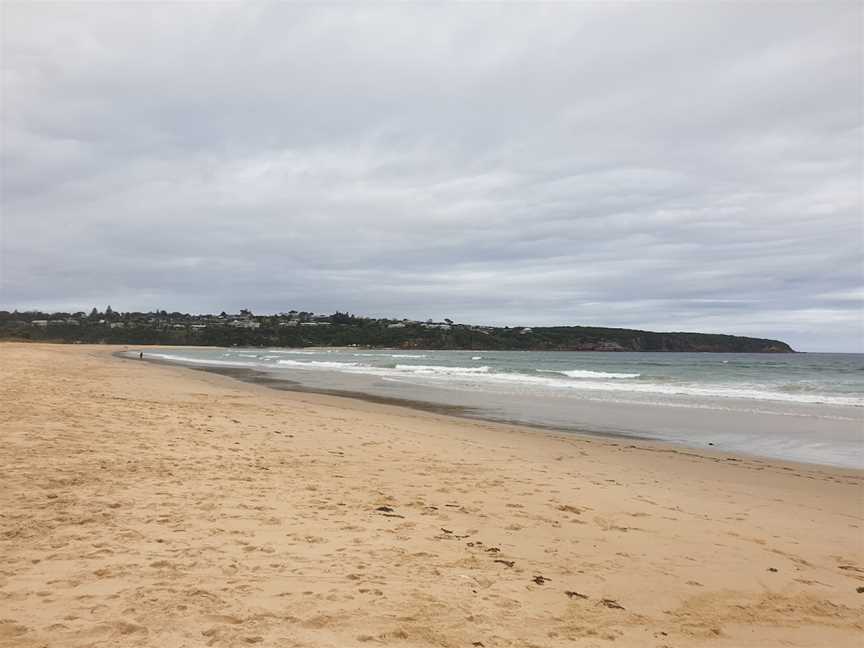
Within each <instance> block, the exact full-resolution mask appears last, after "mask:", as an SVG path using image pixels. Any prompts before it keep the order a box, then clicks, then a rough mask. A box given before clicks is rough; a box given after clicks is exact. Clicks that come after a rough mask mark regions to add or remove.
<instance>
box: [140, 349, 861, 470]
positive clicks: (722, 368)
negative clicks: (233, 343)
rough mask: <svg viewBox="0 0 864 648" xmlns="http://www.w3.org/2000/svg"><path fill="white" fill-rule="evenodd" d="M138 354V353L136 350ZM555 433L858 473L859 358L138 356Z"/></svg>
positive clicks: (276, 352)
mask: <svg viewBox="0 0 864 648" xmlns="http://www.w3.org/2000/svg"><path fill="white" fill-rule="evenodd" d="M136 355H137V352H136ZM146 355H147V357H150V358H157V359H162V360H167V361H171V362H177V363H183V364H191V365H195V366H200V367H214V368H215V367H223V368H225V367H236V368H248V369H253V370H257V371H259V372H263V373H266V374H267V375H268V376H269V377H271V378H276V379H283V380H285V381H290V382H291V383H294V384H298V385H299V386H301V387H303V388H307V389H313V390H320V391H337V392H351V393H356V394H368V395H371V396H377V397H386V398H396V399H403V400H406V401H423V402H426V403H430V404H437V405H446V406H458V407H460V408H465V413H467V414H468V415H472V416H477V417H481V418H487V419H492V420H502V421H514V422H519V423H526V424H530V425H539V426H544V427H548V428H554V429H560V430H573V431H579V432H587V433H592V432H594V433H602V434H615V435H622V436H633V437H642V438H650V439H656V440H666V441H672V442H676V443H680V444H685V445H690V446H695V447H713V448H715V449H718V450H728V451H733V452H739V453H748V454H753V455H761V456H767V457H775V458H780V459H789V460H797V461H806V462H814V463H822V464H831V465H837V466H848V467H859V468H864V355H861V354H833V353H830V354H829V353H800V354H745V353H731V354H705V353H601V352H565V351H561V352H559V351H549V352H546V351H427V350H423V351H420V350H418V351H411V350H386V349H358V348H339V349H329V348H328V349H281V348H271V349H243V348H231V349H213V348H185V349H182V350H181V349H165V350H159V351H148V352H146Z"/></svg>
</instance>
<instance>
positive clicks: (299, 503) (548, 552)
mask: <svg viewBox="0 0 864 648" xmlns="http://www.w3.org/2000/svg"><path fill="white" fill-rule="evenodd" d="M111 351H112V349H111V348H110V347H104V346H103V347H97V346H93V347H88V346H83V345H81V346H51V345H37V344H29V345H28V344H2V345H0V388H2V393H0V403H2V405H0V440H2V444H0V555H2V558H3V560H2V563H0V646H3V647H6V646H15V647H19V646H20V647H22V648H23V647H37V646H39V647H43V646H50V647H52V648H53V647H55V646H56V647H63V648H73V647H84V646H88V647H89V646H111V647H115V646H118V647H125V646H154V647H159V648H172V647H178V648H179V647H181V646H188V647H191V646H250V645H261V646H279V647H291V646H298V647H299V646H328V647H334V648H335V647H345V646H360V645H369V646H385V645H386V646H405V647H408V646H453V647H456V646H466V647H472V646H477V647H484V648H492V647H499V646H512V647H515V646H538V647H539V646H633V647H636V646H638V647H640V648H641V647H645V646H654V647H658V648H660V647H675V648H679V647H685V646H712V647H717V648H729V647H743V646H754V647H756V646H758V647H760V648H764V647H770V646H801V647H804V646H808V647H809V646H825V645H831V646H833V647H835V648H839V647H842V646H850V647H851V646H856V647H857V646H860V645H862V642H864V620H862V619H864V593H862V592H864V526H862V525H864V523H862V493H864V490H862V487H864V478H862V473H861V472H860V471H855V470H843V469H834V468H822V467H817V466H805V465H796V464H791V463H781V462H773V461H764V460H759V459H753V458H747V457H735V456H730V455H725V454H716V455H711V454H707V453H698V452H694V451H691V450H684V449H678V448H674V447H671V446H662V445H656V444H649V443H642V442H631V441H629V440H621V439H618V440H616V439H601V438H590V437H581V436H577V435H564V434H551V433H544V432H539V431H532V430H527V429H521V428H518V427H514V426H506V425H500V424H493V423H485V422H480V421H467V420H460V419H456V418H449V417H446V416H442V415H436V414H431V413H425V412H419V411H414V410H409V409H404V408H399V407H393V406H387V405H379V404H372V403H366V402H362V401H358V400H350V399H343V398H337V397H332V396H322V395H314V394H295V393H287V392H282V391H277V390H272V389H268V388H266V387H264V386H261V385H255V384H249V383H243V382H240V381H236V380H233V379H231V378H228V377H225V376H218V375H214V374H209V373H205V372H200V371H194V370H190V369H184V368H179V367H169V366H160V365H153V364H149V363H146V362H138V361H130V360H124V359H120V358H117V357H113V356H112V355H111ZM859 590H861V591H859Z"/></svg>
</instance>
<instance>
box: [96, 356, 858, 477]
mask: <svg viewBox="0 0 864 648" xmlns="http://www.w3.org/2000/svg"><path fill="white" fill-rule="evenodd" d="M136 348H141V349H144V348H150V349H154V350H155V349H168V348H174V349H184V348H196V347H182V346H180V347H166V346H163V345H157V346H152V347H146V346H140V347H136ZM200 348H211V349H216V348H220V347H200ZM316 348H317V347H316ZM112 355H113V356H115V357H117V358H119V359H122V360H137V358H133V357H129V356H125V355H123V351H115V352H113V353H112ZM144 361H146V362H150V363H153V364H157V365H164V366H171V367H178V368H181V369H191V370H193V371H202V372H206V373H212V374H217V375H224V376H228V377H230V378H233V379H235V380H239V381H243V382H247V383H251V384H258V385H262V386H266V387H268V388H271V389H275V390H277V391H282V392H289V393H298V394H319V395H322V396H331V397H337V398H346V399H353V400H359V401H364V402H368V403H376V404H381V405H391V406H395V407H403V408H408V409H411V410H415V411H422V412H429V413H433V414H439V415H444V416H450V417H454V418H456V419H461V420H469V421H472V420H473V421H484V422H486V423H492V424H499V425H504V426H510V427H515V428H525V429H526V430H532V431H535V432H542V433H546V434H553V435H575V436H579V437H582V438H599V439H613V440H618V441H621V442H625V441H626V442H631V443H636V444H640V445H646V444H647V445H652V446H654V445H656V446H658V447H660V448H663V447H669V448H673V449H676V450H678V451H687V452H692V453H696V454H700V453H702V454H705V455H706V456H709V457H712V458H715V459H716V458H724V457H731V458H732V459H731V460H735V459H738V460H761V461H765V462H772V463H782V464H787V465H791V466H801V467H810V468H829V469H834V470H839V471H843V470H845V471H849V472H850V473H851V474H858V475H862V476H864V468H858V467H854V466H843V465H836V464H830V463H820V462H817V461H801V460H795V459H786V458H779V457H774V456H766V455H760V454H758V453H748V452H744V451H740V450H723V449H720V448H715V447H713V443H710V442H708V443H707V445H698V444H696V443H695V442H694V443H692V444H687V443H681V442H676V441H673V440H665V439H658V438H654V437H650V436H647V435H641V434H638V433H623V432H615V431H607V430H600V429H591V428H589V427H580V426H575V425H574V426H564V425H551V424H544V423H536V422H529V421H523V420H514V419H508V418H506V417H495V416H491V415H488V414H485V413H484V412H482V410H480V409H479V408H472V407H466V406H459V405H448V404H442V403H435V402H430V401H424V400H419V399H410V398H400V397H387V396H379V395H376V394H371V393H367V392H362V391H355V390H339V389H325V388H318V387H309V386H305V385H302V384H300V383H298V382H296V381H293V380H290V379H281V378H272V377H270V376H269V374H268V373H267V372H265V371H261V370H258V369H251V368H245V367H218V366H207V365H203V364H202V365H195V364H192V363H183V362H172V361H170V360H166V359H163V358H148V357H146V355H145V357H144Z"/></svg>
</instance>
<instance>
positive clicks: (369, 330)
mask: <svg viewBox="0 0 864 648" xmlns="http://www.w3.org/2000/svg"><path fill="white" fill-rule="evenodd" d="M0 339H8V340H22V341H26V340H29V341H34V342H66V343H86V344H173V345H192V346H220V347H230V346H248V347H263V346H274V347H276V346H280V347H312V346H329V347H335V346H339V347H347V346H357V347H380V348H401V349H477V350H494V349H499V350H526V351H529V350H533V351H615V352H621V351H687V352H712V353H721V352H738V353H790V352H792V348H791V347H790V346H789V345H788V344H786V343H785V342H782V341H780V340H772V339H763V338H753V337H742V336H736V335H721V334H714V333H682V332H674V333H661V332H653V331H642V330H634V329H624V328H604V327H594V326H569V325H568V326H545V327H541V326H489V325H483V324H471V323H459V322H456V321H454V320H453V319H451V318H449V317H447V318H443V319H426V320H417V319H409V318H401V319H398V318H376V317H362V316H357V315H352V314H350V313H347V312H344V313H343V312H340V311H336V312H334V313H332V314H330V315H326V314H320V313H314V312H309V311H301V310H288V311H282V312H278V313H274V314H256V313H253V312H252V311H251V310H250V309H247V308H244V309H241V310H240V311H239V312H238V313H227V312H224V311H223V312H221V313H219V314H218V315H216V314H190V313H182V312H168V311H165V310H157V311H150V312H141V311H129V312H119V311H115V310H114V309H112V308H111V306H107V307H106V308H105V310H104V311H103V310H99V309H97V308H93V309H91V310H90V311H89V313H88V312H85V311H78V312H73V313H68V312H59V313H46V312H41V311H11V312H10V311H8V310H0Z"/></svg>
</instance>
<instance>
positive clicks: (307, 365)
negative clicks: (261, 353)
mask: <svg viewBox="0 0 864 648" xmlns="http://www.w3.org/2000/svg"><path fill="white" fill-rule="evenodd" d="M276 362H277V363H278V364H280V365H288V366H291V367H297V368H298V369H345V368H347V367H356V366H357V363H356V362H326V361H324V360H307V361H303V362H301V361H299V360H277V361H276Z"/></svg>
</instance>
